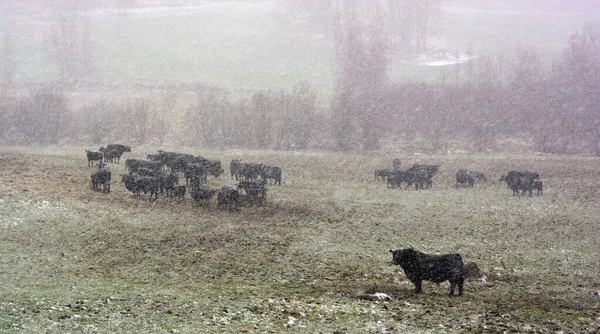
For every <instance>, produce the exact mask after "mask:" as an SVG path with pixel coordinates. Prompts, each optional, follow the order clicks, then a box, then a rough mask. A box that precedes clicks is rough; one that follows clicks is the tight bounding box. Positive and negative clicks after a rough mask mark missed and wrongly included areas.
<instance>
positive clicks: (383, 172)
mask: <svg viewBox="0 0 600 334" xmlns="http://www.w3.org/2000/svg"><path fill="white" fill-rule="evenodd" d="M391 173H392V172H391V171H390V170H389V169H387V168H385V169H376V170H375V181H385V180H386V178H388V177H389V176H390V174H391Z"/></svg>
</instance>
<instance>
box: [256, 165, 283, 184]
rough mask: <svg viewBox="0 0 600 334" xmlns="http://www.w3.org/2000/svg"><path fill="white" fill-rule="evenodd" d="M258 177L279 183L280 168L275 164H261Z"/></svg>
mask: <svg viewBox="0 0 600 334" xmlns="http://www.w3.org/2000/svg"><path fill="white" fill-rule="evenodd" d="M260 177H261V178H262V179H263V181H266V182H269V183H271V182H273V184H278V185H281V168H280V167H277V166H266V165H264V166H262V169H261V171H260Z"/></svg>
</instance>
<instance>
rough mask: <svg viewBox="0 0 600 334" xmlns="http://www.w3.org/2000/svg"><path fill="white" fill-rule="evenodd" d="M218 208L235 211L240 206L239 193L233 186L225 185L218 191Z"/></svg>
mask: <svg viewBox="0 0 600 334" xmlns="http://www.w3.org/2000/svg"><path fill="white" fill-rule="evenodd" d="M217 202H218V207H219V208H223V207H226V208H228V209H229V210H235V209H236V208H237V207H238V206H239V205H240V192H239V191H238V190H237V188H236V187H235V186H232V185H227V186H224V187H223V188H221V190H219V194H218V195H217Z"/></svg>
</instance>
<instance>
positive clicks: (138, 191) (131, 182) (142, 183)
mask: <svg viewBox="0 0 600 334" xmlns="http://www.w3.org/2000/svg"><path fill="white" fill-rule="evenodd" d="M121 180H122V181H123V183H124V184H125V188H127V190H129V191H131V192H132V193H133V195H134V196H137V197H141V195H142V192H144V195H146V194H147V193H150V197H149V198H150V199H152V196H154V199H155V200H156V199H158V194H159V193H160V181H159V180H158V178H156V177H151V176H140V175H138V174H136V173H133V174H121Z"/></svg>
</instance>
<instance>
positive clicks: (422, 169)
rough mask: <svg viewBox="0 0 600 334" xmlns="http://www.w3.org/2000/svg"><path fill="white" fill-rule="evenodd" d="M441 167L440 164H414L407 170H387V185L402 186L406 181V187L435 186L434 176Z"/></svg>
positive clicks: (392, 186) (421, 187)
mask: <svg viewBox="0 0 600 334" xmlns="http://www.w3.org/2000/svg"><path fill="white" fill-rule="evenodd" d="M439 167H440V166H439V165H421V164H414V165H412V167H410V168H409V169H407V170H405V171H402V170H387V171H388V173H387V187H388V188H402V184H403V183H406V187H405V188H404V189H408V187H410V186H412V185H414V186H415V190H419V189H429V188H431V187H432V186H433V177H434V176H435V174H437V172H438V170H439ZM380 171H381V170H380ZM376 175H377V174H376Z"/></svg>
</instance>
